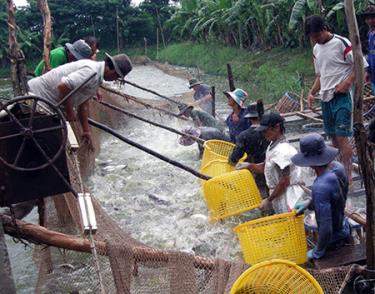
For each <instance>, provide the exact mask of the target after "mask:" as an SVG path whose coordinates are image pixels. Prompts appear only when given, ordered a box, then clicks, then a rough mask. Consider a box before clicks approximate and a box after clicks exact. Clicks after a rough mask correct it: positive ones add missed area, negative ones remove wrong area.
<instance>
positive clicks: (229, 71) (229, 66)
mask: <svg viewBox="0 0 375 294" xmlns="http://www.w3.org/2000/svg"><path fill="white" fill-rule="evenodd" d="M227 73H228V82H229V90H231V91H234V89H236V87H235V86H234V80H233V72H232V67H231V65H230V64H229V63H227Z"/></svg>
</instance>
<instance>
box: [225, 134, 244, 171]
mask: <svg viewBox="0 0 375 294" xmlns="http://www.w3.org/2000/svg"><path fill="white" fill-rule="evenodd" d="M236 139H237V140H236V141H237V142H236V146H235V147H234V149H233V151H232V153H231V154H230V155H229V159H228V161H229V164H231V165H236V164H237V163H238V161H239V160H240V159H241V158H242V156H243V155H244V154H245V145H244V143H245V142H244V138H243V135H241V134H239V135H238V136H237V138H236ZM248 156H249V155H248Z"/></svg>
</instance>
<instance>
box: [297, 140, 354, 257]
mask: <svg viewBox="0 0 375 294" xmlns="http://www.w3.org/2000/svg"><path fill="white" fill-rule="evenodd" d="M337 154H338V149H336V148H334V147H330V146H327V145H326V144H325V142H324V139H323V137H322V136H321V135H319V134H309V135H306V136H304V137H303V138H301V140H300V152H298V153H297V154H296V155H294V156H293V157H292V161H293V163H294V164H295V165H297V166H301V167H311V168H312V169H313V170H314V171H315V173H316V176H317V177H316V179H315V181H314V183H313V185H312V195H311V196H312V198H311V199H307V200H304V201H300V202H297V204H296V205H295V208H296V209H297V214H302V213H303V211H304V210H305V209H307V208H309V209H311V210H314V211H315V216H316V221H317V225H318V235H319V238H318V243H317V244H316V246H315V248H313V249H311V250H310V251H309V252H308V254H307V256H308V258H309V259H312V258H314V259H319V258H321V257H323V256H324V254H325V253H326V251H327V249H330V248H336V247H337V246H339V245H340V244H342V243H343V242H344V241H345V240H346V239H347V238H348V237H349V235H350V228H349V223H348V220H347V219H346V218H345V216H344V210H345V203H346V196H347V193H348V179H347V176H346V174H345V169H344V167H343V166H342V165H341V164H340V163H339V162H337V161H333V160H334V159H335V157H336V156H337Z"/></svg>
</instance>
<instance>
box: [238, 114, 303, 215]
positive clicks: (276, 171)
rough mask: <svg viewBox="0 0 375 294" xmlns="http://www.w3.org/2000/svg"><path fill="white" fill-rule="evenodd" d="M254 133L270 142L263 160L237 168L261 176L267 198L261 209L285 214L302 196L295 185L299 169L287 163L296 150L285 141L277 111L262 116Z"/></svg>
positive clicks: (283, 129) (282, 119)
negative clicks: (263, 179) (263, 178)
mask: <svg viewBox="0 0 375 294" xmlns="http://www.w3.org/2000/svg"><path fill="white" fill-rule="evenodd" d="M256 130H257V131H258V132H261V133H262V134H263V136H264V137H265V138H266V139H267V140H268V141H270V142H271V143H270V145H269V146H268V147H267V150H266V158H265V161H264V162H262V163H258V164H256V163H249V164H248V165H246V166H243V165H238V169H242V168H247V169H249V170H250V171H251V172H254V173H264V176H265V178H266V183H267V187H268V189H269V197H268V198H265V199H263V200H262V203H261V206H260V208H261V209H264V210H265V209H267V208H268V207H269V206H270V204H272V207H273V209H274V211H275V213H285V212H288V211H290V210H291V209H293V207H294V205H295V204H296V202H297V201H298V200H299V199H300V198H301V197H302V196H303V194H304V191H303V189H302V188H301V187H300V186H299V185H298V181H299V179H300V178H301V175H302V170H301V168H300V167H297V166H295V165H294V164H293V162H292V161H291V158H292V156H293V155H295V154H296V153H297V150H296V149H295V148H294V147H293V146H292V145H291V144H290V143H289V142H288V141H287V140H286V137H285V136H284V133H285V127H284V118H283V117H281V115H280V114H279V113H277V112H269V113H266V114H264V115H263V117H262V119H261V121H260V125H259V126H258V127H257V128H256Z"/></svg>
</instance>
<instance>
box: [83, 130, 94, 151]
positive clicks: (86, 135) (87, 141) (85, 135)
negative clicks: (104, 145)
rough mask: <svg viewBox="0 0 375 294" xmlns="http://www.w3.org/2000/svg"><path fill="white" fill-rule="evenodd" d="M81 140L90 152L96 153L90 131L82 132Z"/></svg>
mask: <svg viewBox="0 0 375 294" xmlns="http://www.w3.org/2000/svg"><path fill="white" fill-rule="evenodd" d="M81 139H82V142H83V144H84V145H87V147H88V150H89V151H92V152H94V151H95V148H94V144H93V143H92V139H91V132H90V131H84V132H82V134H81Z"/></svg>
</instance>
